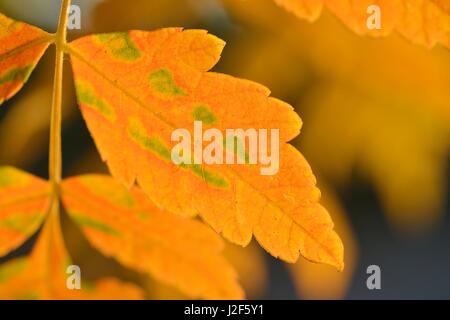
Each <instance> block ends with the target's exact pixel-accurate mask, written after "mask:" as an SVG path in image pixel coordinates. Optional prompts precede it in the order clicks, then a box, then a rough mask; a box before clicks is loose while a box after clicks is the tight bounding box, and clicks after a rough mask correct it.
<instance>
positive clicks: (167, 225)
mask: <svg viewBox="0 0 450 320" xmlns="http://www.w3.org/2000/svg"><path fill="white" fill-rule="evenodd" d="M62 197H63V202H64V205H65V207H66V208H67V211H68V213H69V215H70V216H71V218H72V219H73V220H74V221H75V222H76V223H77V224H78V225H79V226H80V227H81V228H82V230H83V232H84V234H85V235H86V236H87V238H88V239H89V241H90V242H91V243H92V244H93V245H94V246H95V247H96V248H97V249H98V250H100V251H101V252H103V253H104V254H106V255H107V256H111V257H114V258H116V259H117V260H118V261H119V262H121V263H122V264H124V265H125V266H128V267H130V268H134V269H136V270H138V271H141V272H146V273H150V274H151V275H152V276H153V277H155V278H156V279H158V280H160V281H162V282H164V283H167V284H170V285H172V286H176V287H177V288H178V289H180V290H181V291H182V292H184V293H185V294H186V295H188V296H192V297H196V298H198V297H202V298H207V299H240V298H242V297H243V293H242V290H241V289H240V287H239V285H238V283H237V281H236V279H235V278H236V275H235V272H234V271H233V269H232V268H231V266H230V265H228V263H227V262H226V260H225V259H224V258H223V257H222V256H221V255H220V251H221V250H222V247H223V243H222V241H221V239H220V237H218V236H217V235H216V234H215V233H214V232H213V231H212V230H210V229H209V228H208V227H206V226H204V225H203V224H202V223H200V222H198V221H193V220H189V219H186V218H182V217H179V216H175V215H172V214H171V213H168V212H164V211H161V210H160V209H158V208H157V207H156V206H155V205H154V204H153V203H152V202H151V201H149V200H148V198H147V197H146V196H145V195H144V194H143V192H142V191H140V190H139V189H138V188H134V189H133V190H132V191H130V192H129V191H127V190H126V189H125V188H124V187H123V186H122V185H120V183H119V182H117V181H115V180H114V179H112V178H110V177H108V176H100V175H96V176H80V177H75V178H71V179H68V180H65V182H64V183H63V194H62Z"/></svg>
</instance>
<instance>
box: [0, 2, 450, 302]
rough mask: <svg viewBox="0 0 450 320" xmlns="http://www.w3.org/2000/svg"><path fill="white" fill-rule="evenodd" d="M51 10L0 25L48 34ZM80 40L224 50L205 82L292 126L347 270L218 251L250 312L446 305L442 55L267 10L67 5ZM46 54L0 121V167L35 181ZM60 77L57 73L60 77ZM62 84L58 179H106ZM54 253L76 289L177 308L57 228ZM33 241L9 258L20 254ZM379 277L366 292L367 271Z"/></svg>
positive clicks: (449, 284)
mask: <svg viewBox="0 0 450 320" xmlns="http://www.w3.org/2000/svg"><path fill="white" fill-rule="evenodd" d="M57 2H58V1H56V0H27V1H24V0H21V1H18V0H0V11H1V12H3V13H5V14H7V15H9V16H10V17H12V18H15V19H19V20H24V21H26V22H29V23H33V24H35V25H38V26H40V27H42V28H44V29H45V30H47V31H54V29H55V27H56V20H57V16H58V6H57V5H56V3H57ZM73 2H74V4H78V5H79V6H80V8H81V12H82V23H81V25H82V28H81V30H75V31H71V32H70V33H69V36H70V37H71V38H75V37H79V36H82V35H83V34H88V33H93V32H95V33H99V32H113V31H124V30H130V29H144V30H152V29H157V28H162V27H174V26H181V27H185V28H201V29H207V30H208V31H209V32H210V33H213V34H215V35H217V36H219V37H221V38H222V39H224V40H225V41H226V42H227V46H226V48H225V50H224V53H223V56H222V59H221V61H220V62H219V64H218V65H217V67H215V69H214V70H215V71H219V72H225V73H228V74H232V75H234V76H238V77H242V78H247V79H250V80H253V81H257V82H260V83H262V84H264V85H266V86H267V87H269V88H270V89H271V90H272V95H273V96H275V97H277V98H281V99H283V100H285V101H287V102H289V103H290V104H292V105H293V106H295V108H296V110H297V112H298V113H299V114H300V116H301V117H302V119H303V122H304V125H303V129H302V133H301V135H300V136H299V137H298V138H296V139H295V140H294V141H293V142H292V143H293V144H294V145H295V146H296V147H298V148H299V150H301V152H302V153H303V154H304V155H305V156H306V158H307V159H308V161H309V162H310V164H311V166H312V168H313V170H314V172H315V173H316V175H317V177H318V185H319V187H320V188H321V189H322V194H323V195H322V197H323V202H324V204H325V206H326V207H327V208H328V209H329V211H330V212H331V215H332V216H333V220H334V221H335V223H336V228H337V231H338V233H339V234H340V235H341V237H342V239H343V241H344V245H345V249H346V252H345V262H346V269H345V271H344V272H343V273H338V272H336V271H335V270H334V269H332V268H331V267H327V266H322V265H316V264H312V263H310V262H308V261H305V260H302V259H301V260H300V261H299V262H298V263H296V264H294V265H285V264H283V263H282V262H281V261H277V260H276V259H273V258H272V257H269V256H267V254H265V253H263V251H262V250H261V249H260V248H259V247H258V246H257V245H256V244H255V243H252V244H251V245H250V246H249V247H247V248H240V247H236V246H234V245H231V244H230V245H228V246H227V248H226V251H225V255H226V257H227V258H228V259H229V260H230V261H231V262H232V263H233V264H234V266H235V267H236V269H237V270H238V273H239V275H240V280H241V283H242V284H243V286H244V288H245V289H246V292H247V296H248V297H249V298H275V299H277V298H287V299H295V298H298V297H300V298H307V299H315V298H331V299H339V298H369V299H370V298H399V297H402V298H450V250H449V249H450V248H449V244H450V241H449V240H450V222H449V220H450V217H449V216H448V214H447V215H446V213H448V212H449V201H448V199H449V190H448V188H447V187H448V186H447V182H448V178H449V173H448V168H449V157H448V154H449V152H448V151H449V147H450V145H449V141H450V139H449V134H450V52H449V51H448V50H447V49H444V48H441V47H436V48H434V49H432V50H428V49H425V48H423V47H420V46H416V45H413V44H411V43H409V42H408V41H406V40H404V39H403V38H401V37H400V36H398V35H395V34H393V35H391V36H389V37H387V38H383V39H373V38H366V37H360V36H357V35H355V34H353V33H352V32H351V31H349V30H348V29H346V28H345V27H344V26H343V25H342V23H341V22H339V21H338V20H337V19H336V18H335V17H333V16H331V15H330V14H329V13H326V12H325V13H324V14H323V15H322V17H321V18H320V19H319V20H318V21H317V22H315V23H312V24H310V23H308V22H305V21H301V20H299V19H297V18H296V17H294V16H293V15H292V14H289V13H288V12H286V11H284V10H283V9H282V8H280V7H278V6H276V4H275V3H274V1H273V0H128V1H124V0H89V1H88V0H78V1H73ZM52 64H53V52H52V50H49V51H48V52H47V53H46V55H45V56H44V58H43V60H42V61H41V63H40V64H39V65H38V67H37V69H36V71H35V72H34V73H33V75H32V77H31V79H30V81H29V83H28V84H27V86H26V88H25V89H24V90H22V91H21V92H20V93H19V94H18V96H17V97H15V98H14V99H12V100H11V101H8V102H7V103H6V104H5V105H3V106H2V108H1V109H0V165H14V166H17V167H20V168H24V169H27V170H29V171H31V172H34V173H36V174H38V175H40V176H42V177H46V176H47V152H48V133H49V113H50V104H51V90H52V71H53V70H52ZM67 67H69V64H68V63H67ZM66 70H68V72H66V74H65V88H64V90H65V91H64V92H65V96H64V106H63V110H64V115H63V119H64V121H63V127H64V136H63V155H64V175H66V176H68V175H75V174H80V173H88V172H107V170H106V168H105V166H104V164H103V163H102V162H101V160H100V159H99V156H98V154H97V152H96V149H95V146H94V145H93V142H92V139H91V138H90V136H89V133H88V131H87V129H86V128H85V125H84V123H83V121H82V120H81V115H80V113H79V112H78V109H77V106H76V101H75V97H74V90H73V83H72V80H71V72H70V68H67V69H66ZM63 221H64V232H65V239H66V242H67V244H68V249H69V251H70V253H71V255H72V256H73V259H74V261H75V262H76V263H77V264H78V265H80V267H81V268H82V270H83V276H85V277H87V279H96V278H98V277H99V276H119V277H120V278H123V279H125V280H131V281H134V282H137V283H139V284H140V285H142V286H143V287H144V288H146V291H147V295H148V298H152V299H166V298H183V296H182V295H181V294H180V293H178V292H175V291H174V290H173V289H172V288H168V287H166V286H163V285H161V284H159V283H156V282H154V281H153V280H151V279H148V278H146V277H144V276H142V275H140V274H137V273H134V272H131V271H129V270H126V269H125V268H123V267H121V266H120V265H119V264H118V263H116V262H114V261H113V260H111V259H109V258H106V257H104V256H102V255H101V254H99V253H98V252H96V251H95V250H93V249H92V248H91V247H90V246H89V244H88V243H87V241H86V240H85V239H84V238H83V236H82V235H81V232H80V231H79V230H78V229H77V228H76V227H75V226H74V225H72V224H71V223H70V221H69V220H68V219H64V220H63ZM31 245H32V241H30V242H29V243H27V244H26V245H25V246H24V247H23V248H21V249H19V250H18V251H17V252H14V253H13V254H12V255H10V256H8V257H6V258H2V259H1V260H0V262H3V261H6V260H8V259H10V258H12V257H13V256H17V255H21V254H24V253H25V252H28V251H29V249H30V248H31ZM370 264H377V265H379V266H380V267H381V270H382V288H383V289H382V290H381V291H380V292H371V291H369V290H367V288H366V285H365V279H366V278H367V274H366V268H367V266H368V265H370Z"/></svg>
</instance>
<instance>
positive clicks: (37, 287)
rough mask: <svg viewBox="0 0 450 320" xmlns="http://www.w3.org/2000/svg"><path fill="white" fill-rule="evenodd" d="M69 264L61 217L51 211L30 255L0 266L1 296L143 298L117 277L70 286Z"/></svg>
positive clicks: (9, 297)
mask: <svg viewBox="0 0 450 320" xmlns="http://www.w3.org/2000/svg"><path fill="white" fill-rule="evenodd" d="M69 265H70V257H69V255H68V253H67V251H66V248H65V246H64V241H63V239H62V235H61V230H60V226H59V221H58V216H57V215H55V212H52V215H51V216H49V218H48V219H47V221H46V223H45V226H44V228H43V230H42V232H41V234H40V235H39V238H38V240H37V243H36V245H35V247H34V249H33V251H32V253H31V255H30V256H29V257H22V258H17V259H15V260H11V261H9V262H7V263H6V264H5V265H3V266H1V267H0V299H27V300H28V299H83V300H84V299H141V298H143V295H142V292H141V291H140V289H138V288H137V287H135V286H134V285H131V284H125V283H121V282H120V281H118V280H116V279H101V280H99V281H97V282H95V283H94V284H88V283H82V284H81V289H72V290H71V289H68V288H67V284H66V282H67V277H68V274H67V273H66V270H67V267H68V266H69ZM81 275H82V274H81Z"/></svg>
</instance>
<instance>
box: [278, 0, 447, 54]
mask: <svg viewBox="0 0 450 320" xmlns="http://www.w3.org/2000/svg"><path fill="white" fill-rule="evenodd" d="M275 2H277V3H278V4H279V5H281V6H283V7H284V8H286V9H288V10H289V11H292V12H293V13H294V14H296V15H297V16H298V17H300V18H305V19H308V20H309V21H314V20H316V19H317V17H318V16H319V15H320V10H321V7H322V6H326V7H327V8H328V9H329V10H330V11H331V12H333V13H334V14H335V15H336V16H337V17H339V18H340V19H341V20H342V22H344V24H345V25H347V27H349V28H350V29H352V30H353V31H354V32H356V33H358V34H364V35H371V36H376V37H377V36H386V35H388V34H389V33H391V31H393V30H396V31H398V32H399V33H400V34H402V35H403V36H405V37H406V38H407V39H409V40H411V41H412V42H414V43H418V44H421V45H425V46H427V47H429V48H431V47H433V46H434V45H435V44H436V43H441V44H443V45H444V46H446V47H447V48H450V4H449V2H448V1H446V0H356V1H344V0H336V1H335V0H329V1H324V0H275ZM371 5H377V6H379V8H380V9H381V29H380V30H378V29H373V30H371V29H369V28H368V27H367V20H368V18H369V17H370V14H368V13H367V11H368V8H369V7H370V6H371Z"/></svg>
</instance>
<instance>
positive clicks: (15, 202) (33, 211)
mask: <svg viewBox="0 0 450 320" xmlns="http://www.w3.org/2000/svg"><path fill="white" fill-rule="evenodd" d="M49 203H50V188H49V185H48V184H47V182H45V181H43V180H41V179H39V178H36V177H34V176H32V175H30V174H28V173H26V172H22V171H20V170H17V169H15V168H11V167H0V256H3V255H5V254H7V253H8V252H10V251H11V250H14V249H15V248H17V247H19V246H20V245H21V244H22V243H23V242H24V241H25V240H26V239H28V238H29V237H30V236H31V235H32V234H33V233H35V232H36V230H37V229H38V228H39V226H40V225H41V223H42V220H43V219H44V217H45V215H46V214H47V211H48V208H49Z"/></svg>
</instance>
